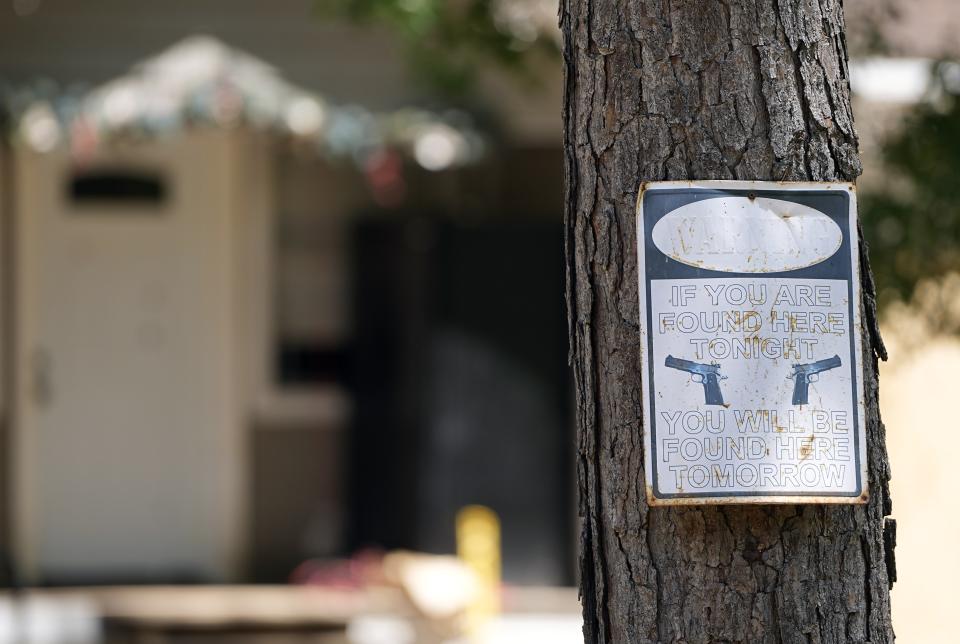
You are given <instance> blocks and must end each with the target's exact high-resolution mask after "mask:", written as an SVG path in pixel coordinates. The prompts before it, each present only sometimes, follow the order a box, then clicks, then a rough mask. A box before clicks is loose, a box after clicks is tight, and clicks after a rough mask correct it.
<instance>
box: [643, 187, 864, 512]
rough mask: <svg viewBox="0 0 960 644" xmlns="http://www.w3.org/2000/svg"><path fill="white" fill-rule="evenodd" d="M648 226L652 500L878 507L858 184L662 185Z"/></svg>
mask: <svg viewBox="0 0 960 644" xmlns="http://www.w3.org/2000/svg"><path fill="white" fill-rule="evenodd" d="M637 219H638V221H637V230H638V235H637V253H638V267H639V270H638V277H639V289H640V292H639V295H640V329H641V339H642V368H643V376H644V391H643V405H644V411H645V414H644V418H645V419H647V421H646V424H645V427H644V442H645V446H646V459H647V462H646V475H647V490H648V495H649V497H650V498H649V500H650V503H651V504H652V505H671V504H673V505H675V504H691V503H695V504H703V503H863V502H865V500H866V498H867V494H866V480H867V478H866V441H865V431H864V391H863V382H862V377H861V365H862V355H863V348H862V346H861V340H860V333H859V329H860V328H861V311H860V283H859V274H860V271H859V265H858V262H859V257H858V255H857V244H856V240H857V236H856V200H855V194H854V191H853V188H852V186H851V185H850V184H843V183H764V182H737V181H703V182H692V183H691V182H662V183H650V184H645V185H644V187H643V189H642V190H641V194H640V199H639V203H638V207H637ZM721 381H722V383H723V384H722V387H721Z"/></svg>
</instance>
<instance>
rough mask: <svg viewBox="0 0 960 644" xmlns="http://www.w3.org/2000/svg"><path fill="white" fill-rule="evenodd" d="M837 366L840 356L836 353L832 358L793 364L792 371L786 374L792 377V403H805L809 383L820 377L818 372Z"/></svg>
mask: <svg viewBox="0 0 960 644" xmlns="http://www.w3.org/2000/svg"><path fill="white" fill-rule="evenodd" d="M839 366H840V356H838V355H835V356H833V357H832V358H824V359H823V360H817V361H816V362H811V363H809V364H795V365H793V373H791V374H790V375H789V376H787V378H793V379H794V382H793V404H794V405H806V404H807V394H808V393H809V387H810V383H811V382H816V381H817V379H818V378H819V377H820V376H819V373H820V372H821V371H827V370H829V369H836V368H837V367H839Z"/></svg>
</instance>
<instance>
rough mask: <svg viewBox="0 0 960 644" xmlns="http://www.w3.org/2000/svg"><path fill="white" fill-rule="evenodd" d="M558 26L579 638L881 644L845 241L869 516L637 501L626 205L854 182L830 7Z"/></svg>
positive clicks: (842, 50) (845, 89) (655, 0)
mask: <svg viewBox="0 0 960 644" xmlns="http://www.w3.org/2000/svg"><path fill="white" fill-rule="evenodd" d="M561 26H562V28H563V32H564V37H565V47H564V57H565V64H566V101H565V124H566V125H565V128H566V173H567V182H568V186H567V195H566V200H567V204H566V205H567V217H566V231H567V233H566V234H567V239H566V254H567V271H568V279H567V281H568V292H567V303H568V314H569V322H570V346H571V362H572V364H573V368H574V381H575V395H576V400H577V426H578V441H579V447H578V449H579V454H578V477H579V487H580V514H581V517H582V522H583V524H582V532H581V548H582V552H581V562H580V570H581V580H580V583H581V593H582V599H583V609H584V618H585V625H584V634H585V638H586V640H587V641H588V642H684V643H688V644H694V643H699V642H745V643H747V642H749V643H751V644H753V643H757V642H771V643H772V642H801V643H804V644H807V643H810V642H823V643H826V642H874V643H877V642H892V641H893V639H894V636H893V631H892V628H891V625H890V598H889V590H888V588H889V586H888V584H889V583H891V582H892V579H893V577H894V573H893V564H892V562H893V559H892V541H893V539H892V537H893V523H892V521H890V520H885V519H884V517H885V516H886V515H888V514H889V513H890V500H889V493H888V486H887V482H888V479H889V467H888V462H887V455H886V447H885V445H884V429H883V425H882V424H881V422H880V416H879V411H878V408H877V357H881V358H885V355H884V349H883V345H882V343H881V340H880V337H879V334H878V333H877V324H876V307H875V300H874V288H873V281H872V277H871V275H870V269H869V265H868V263H867V261H866V252H865V249H864V248H863V244H862V243H861V255H862V256H863V257H862V275H861V279H862V291H863V297H864V312H865V324H864V330H863V343H864V353H865V355H864V359H865V364H864V374H863V378H864V382H865V383H866V385H865V390H866V401H867V411H866V419H867V428H866V433H867V441H868V458H869V491H870V501H869V503H868V504H867V505H859V506H827V505H796V506H774V505H771V506H737V505H728V506H702V507H673V508H657V509H651V508H649V507H648V506H647V503H646V499H645V497H644V472H643V462H644V459H643V435H642V433H641V432H642V431H643V428H644V424H643V423H644V419H643V417H642V411H641V404H640V400H641V393H640V392H641V389H640V386H641V383H640V374H641V372H640V355H639V351H640V338H639V333H638V318H639V314H638V305H637V265H636V230H635V209H636V198H637V190H638V187H639V185H640V182H641V181H644V180H646V181H650V180H665V179H742V180H811V181H827V180H848V181H849V180H853V179H855V178H856V176H857V175H858V174H859V173H860V161H859V158H858V156H857V138H856V134H855V132H854V128H853V117H852V114H851V108H850V98H849V84H848V80H847V74H848V71H847V52H846V43H845V39H844V33H843V15H842V8H841V5H840V0H562V6H561ZM885 521H886V523H885ZM885 544H886V546H885Z"/></svg>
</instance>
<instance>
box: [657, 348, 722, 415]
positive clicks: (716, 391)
mask: <svg viewBox="0 0 960 644" xmlns="http://www.w3.org/2000/svg"><path fill="white" fill-rule="evenodd" d="M663 364H664V365H665V366H667V367H670V368H671V369H679V370H680V371H686V372H687V373H689V374H690V379H691V380H693V381H694V382H696V383H699V384H701V385H703V397H704V403H705V404H707V405H722V404H723V394H722V393H720V381H721V380H726V378H727V377H726V376H721V375H720V365H718V364H701V363H699V362H691V361H690V360H684V359H683V358H674V357H673V356H667V359H666V360H665V361H664V363H663Z"/></svg>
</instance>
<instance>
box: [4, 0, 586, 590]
mask: <svg viewBox="0 0 960 644" xmlns="http://www.w3.org/2000/svg"><path fill="white" fill-rule="evenodd" d="M198 33H199V34H205V35H204V36H202V37H198V36H196V35H195V34H198ZM392 43H393V41H392V40H391V39H390V38H389V36H388V35H387V34H384V33H382V32H370V31H361V30H357V29H355V28H352V27H346V26H343V25H331V24H325V23H323V22H321V21H320V20H318V19H316V18H315V17H314V16H313V15H312V13H311V3H310V2H308V1H304V2H292V3H283V4H281V5H276V6H273V5H271V6H269V7H267V6H266V5H263V4H262V3H255V2H252V1H247V0H244V1H243V2H239V3H238V2H230V3H227V2H223V1H219V2H206V3H193V2H189V3H188V2H176V3H173V4H170V3H164V4H163V5H157V4H155V3H127V2H119V1H110V0H98V2H94V3H85V4H84V5H83V6H79V5H76V4H73V3H67V2H51V1H45V2H18V3H14V5H13V11H11V10H10V8H4V9H3V12H2V13H0V61H2V62H0V78H2V79H3V81H4V89H5V95H6V99H7V105H8V107H11V109H12V111H13V112H14V115H13V116H14V117H15V119H16V123H15V128H14V130H15V132H14V136H13V137H12V139H11V141H10V143H9V144H6V145H5V146H4V148H3V154H2V156H0V164H2V165H0V195H2V196H3V198H2V201H0V206H2V209H3V212H2V214H3V222H4V225H3V228H2V229H0V230H2V235H0V240H2V243H3V245H2V255H0V259H2V262H3V276H4V279H3V288H4V290H3V293H2V297H3V312H4V317H3V322H4V335H3V338H4V343H3V348H2V351H3V356H4V362H3V364H4V370H3V372H2V378H3V391H4V393H5V395H4V397H3V399H2V407H0V417H2V420H3V428H4V437H5V439H6V440H5V441H4V443H5V445H6V447H7V450H8V451H7V460H8V462H11V463H12V464H13V469H12V471H11V472H10V474H9V476H7V477H6V481H5V485H4V486H3V492H4V493H3V494H2V495H0V496H2V497H3V499H4V501H5V505H4V509H5V512H4V517H3V518H4V527H5V530H4V533H5V539H4V540H3V544H4V549H5V550H6V551H7V553H9V556H10V558H11V559H12V561H13V562H14V564H15V566H16V567H17V569H18V570H19V571H20V573H21V574H22V575H23V576H24V577H25V579H26V580H27V581H29V582H39V583H44V584H54V585H59V584H90V583H118V582H125V583H129V582H153V583H158V582H193V581H197V582H203V581H237V580H283V579H286V578H287V577H288V576H289V574H290V573H291V571H292V570H293V569H294V568H295V566H296V565H297V564H298V563H300V562H301V561H303V560H304V559H307V558H311V557H319V558H324V557H331V556H338V555H343V554H347V553H349V552H351V551H353V550H355V549H357V548H362V547H367V546H379V547H388V548H395V547H405V548H413V549H420V550H426V551H438V552H452V551H453V516H454V513H455V512H456V510H457V509H458V508H459V507H461V506H463V505H466V504H469V503H483V504H485V505H489V506H491V507H492V508H493V509H494V510H496V511H497V512H498V513H499V514H500V515H501V519H502V521H503V526H504V527H503V529H504V561H505V565H506V569H505V574H506V578H507V579H508V580H511V581H517V582H524V583H553V584H556V583H569V582H570V581H571V576H570V570H571V564H572V557H573V555H572V545H571V544H572V537H573V533H574V528H573V521H574V509H573V503H572V494H573V484H572V477H571V475H570V473H571V470H572V457H571V455H570V447H569V446H570V445H571V444H572V441H571V440H570V424H569V405H568V402H567V381H566V378H567V375H566V368H565V362H566V347H565V321H564V308H563V301H562V293H563V264H562V255H561V253H562V229H561V224H560V204H561V183H562V177H561V155H560V148H559V111H558V110H557V109H556V108H555V106H556V105H558V104H559V102H558V99H557V95H558V91H559V86H560V85H559V78H557V77H556V75H555V73H554V72H553V70H551V75H550V76H549V78H547V79H546V80H545V82H544V84H543V87H540V88H539V89H536V90H534V89H529V90H525V89H523V88H520V87H518V86H517V84H515V83H513V82H511V81H509V80H508V79H505V78H503V77H500V76H497V75H486V76H485V77H484V79H483V80H482V83H483V87H484V88H485V92H481V94H480V95H481V96H482V97H483V96H485V97H486V98H487V99H488V100H483V99H482V100H481V101H480V102H479V103H477V104H475V105H471V106H469V107H470V110H469V111H467V110H463V109H461V110H459V111H455V112H451V111H449V110H447V109H433V110H431V109H425V108H424V107H419V108H413V107H411V106H417V105H419V106H427V107H429V106H430V105H439V104H440V103H438V102H437V101H436V100H435V98H433V97H431V96H430V95H429V94H427V93H425V92H423V91H420V90H416V89H415V88H416V87H417V85H416V84H415V83H413V82H411V80H410V78H409V73H408V71H407V70H406V69H405V67H404V65H403V64H402V57H401V56H400V55H399V54H398V52H397V51H396V47H395V45H394V44H392Z"/></svg>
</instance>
